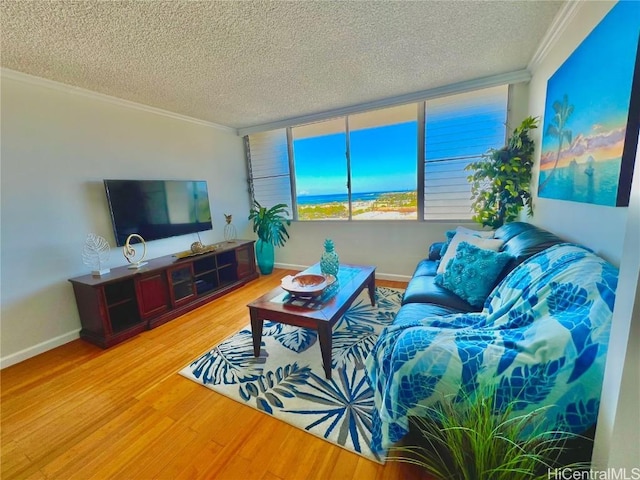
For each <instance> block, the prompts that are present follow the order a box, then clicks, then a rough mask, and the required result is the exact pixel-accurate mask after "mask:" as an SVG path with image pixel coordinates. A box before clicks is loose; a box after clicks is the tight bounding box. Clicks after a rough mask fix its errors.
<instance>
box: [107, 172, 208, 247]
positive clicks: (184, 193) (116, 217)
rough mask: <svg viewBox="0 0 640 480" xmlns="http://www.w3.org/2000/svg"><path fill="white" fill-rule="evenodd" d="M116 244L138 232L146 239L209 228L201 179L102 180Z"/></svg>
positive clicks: (204, 185)
mask: <svg viewBox="0 0 640 480" xmlns="http://www.w3.org/2000/svg"><path fill="white" fill-rule="evenodd" d="M104 187H105V190H106V193H107V201H108V203H109V210H110V212H111V221H112V223H113V232H114V234H115V237H116V244H117V245H118V246H119V247H121V246H123V245H124V244H125V243H126V241H127V237H128V236H129V235H131V234H132V233H137V234H138V235H140V236H141V237H142V238H144V239H145V241H148V240H158V239H161V238H167V237H175V236H177V235H186V234H188V233H195V232H203V231H206V230H211V228H212V225H211V210H210V208H209V193H208V191H207V182H206V181H204V180H104Z"/></svg>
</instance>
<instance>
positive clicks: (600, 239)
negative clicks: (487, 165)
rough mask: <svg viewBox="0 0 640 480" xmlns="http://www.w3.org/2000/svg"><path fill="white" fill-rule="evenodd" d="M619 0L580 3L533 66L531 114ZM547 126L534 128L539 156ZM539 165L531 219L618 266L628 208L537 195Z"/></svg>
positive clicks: (541, 105) (536, 113)
mask: <svg viewBox="0 0 640 480" xmlns="http://www.w3.org/2000/svg"><path fill="white" fill-rule="evenodd" d="M615 3H616V2H580V3H579V4H576V5H578V6H576V10H575V16H574V17H573V18H572V19H571V22H570V23H569V24H568V25H567V26H566V29H565V30H564V31H563V33H562V34H561V36H560V37H558V38H557V39H556V41H555V43H554V44H553V48H551V49H549V51H548V52H547V54H546V56H545V57H544V59H543V60H542V62H540V64H539V65H535V66H533V70H532V72H531V73H532V78H531V82H530V83H529V113H530V115H533V116H539V117H540V118H541V119H542V118H543V115H544V106H545V101H546V93H547V81H548V80H549V77H551V75H553V74H554V73H555V72H556V70H557V69H558V67H560V66H561V65H562V64H563V63H564V61H565V60H566V59H567V58H568V57H569V55H571V53H572V52H573V51H574V50H575V48H576V47H577V46H578V45H579V44H580V43H581V42H582V40H584V39H585V37H586V36H587V35H588V34H589V33H590V32H591V30H593V28H594V27H595V26H596V25H597V24H598V23H599V22H600V20H602V18H603V17H604V16H605V15H606V14H607V13H608V12H609V10H611V8H612V7H613V5H615ZM544 128H546V125H541V128H539V129H537V130H535V131H534V134H533V135H532V136H533V137H534V138H535V140H536V146H537V152H536V157H537V158H538V161H539V158H540V144H541V140H540V139H541V135H542V132H543V131H544ZM537 167H538V165H536V171H535V172H534V182H533V183H534V188H533V190H534V216H533V218H531V219H530V220H529V221H530V222H531V223H533V224H535V225H538V226H540V227H542V228H545V229H547V230H550V231H552V232H553V233H555V234H556V235H558V236H560V237H562V238H564V239H566V240H569V241H573V242H576V243H581V244H586V245H587V246H588V247H590V248H592V249H593V250H594V251H595V252H596V253H597V254H598V255H600V256H602V257H604V258H605V259H607V260H609V261H610V262H611V263H613V264H614V265H616V266H617V265H620V256H621V254H622V241H623V237H624V235H623V232H624V229H625V224H626V221H627V208H615V207H604V206H600V205H589V204H586V203H576V202H567V201H561V200H553V199H548V198H539V197H538V196H537V185H538V170H537Z"/></svg>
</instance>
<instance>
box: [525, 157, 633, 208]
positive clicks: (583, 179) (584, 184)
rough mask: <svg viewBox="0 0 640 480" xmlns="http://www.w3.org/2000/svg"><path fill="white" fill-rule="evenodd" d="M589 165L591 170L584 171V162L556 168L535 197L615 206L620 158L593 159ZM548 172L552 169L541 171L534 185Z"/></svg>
mask: <svg viewBox="0 0 640 480" xmlns="http://www.w3.org/2000/svg"><path fill="white" fill-rule="evenodd" d="M590 165H591V166H592V167H593V170H588V164H586V163H574V164H570V165H567V166H566V167H562V168H556V170H555V173H553V175H552V177H551V179H550V180H549V182H548V183H547V184H546V185H544V187H543V188H542V190H539V191H538V196H540V197H545V198H556V199H558V200H569V201H572V202H582V203H594V204H597V205H609V206H615V205H616V197H617V195H618V180H619V177H620V165H621V159H620V158H614V159H611V160H603V161H596V162H592V163H591V164H590ZM551 172H552V170H543V171H541V172H540V183H539V184H538V185H542V183H543V182H544V181H545V180H546V179H547V177H548V176H549V175H550V174H551ZM589 172H591V174H589Z"/></svg>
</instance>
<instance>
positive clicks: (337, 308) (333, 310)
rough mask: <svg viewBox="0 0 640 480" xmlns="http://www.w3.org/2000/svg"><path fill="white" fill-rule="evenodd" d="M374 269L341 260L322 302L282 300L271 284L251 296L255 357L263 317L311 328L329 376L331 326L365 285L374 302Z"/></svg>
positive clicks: (312, 269) (311, 269) (317, 269)
mask: <svg viewBox="0 0 640 480" xmlns="http://www.w3.org/2000/svg"><path fill="white" fill-rule="evenodd" d="M305 273H320V264H319V263H317V264H315V265H313V266H311V267H309V268H308V269H307V270H305ZM375 273H376V267H373V266H366V265H349V264H340V272H339V273H338V283H337V285H335V294H334V295H333V296H331V298H329V299H328V300H327V301H326V302H324V303H320V304H319V303H318V302H315V303H314V306H313V307H308V306H301V305H294V304H290V303H287V302H286V301H285V302H283V301H282V298H283V294H284V293H285V291H284V290H283V289H282V288H281V287H277V288H274V289H273V290H271V291H270V292H269V293H267V294H266V295H263V296H262V297H260V298H258V299H257V300H254V301H253V302H251V303H250V304H249V305H247V306H248V307H249V314H250V315H251V334H252V336H253V354H254V355H255V356H256V357H259V356H260V344H261V343H262V325H263V321H264V320H270V321H272V322H278V323H284V324H286V325H294V326H296V327H303V328H311V329H313V330H316V331H317V332H318V340H319V342H320V352H321V353H322V363H323V366H324V372H325V375H326V377H327V378H328V379H330V378H331V349H332V343H333V342H332V335H331V330H332V329H333V326H334V325H335V323H336V322H337V321H338V320H339V319H340V317H342V315H343V314H344V312H346V311H347V309H348V308H349V307H350V306H351V304H352V303H353V301H354V300H355V299H356V298H357V297H358V295H359V294H360V292H362V290H364V288H365V287H367V288H368V289H369V298H370V299H371V305H375V294H376V277H375ZM287 298H288V297H287Z"/></svg>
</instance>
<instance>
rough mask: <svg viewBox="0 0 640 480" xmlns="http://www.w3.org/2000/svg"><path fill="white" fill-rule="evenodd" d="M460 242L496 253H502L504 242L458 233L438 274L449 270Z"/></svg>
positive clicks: (450, 244) (443, 259)
mask: <svg viewBox="0 0 640 480" xmlns="http://www.w3.org/2000/svg"><path fill="white" fill-rule="evenodd" d="M460 242H467V243H470V244H471V245H475V246H476V247H478V248H484V249H485V250H493V251H494V252H498V251H500V249H501V248H502V245H504V242H503V241H502V240H498V239H495V238H481V237H477V236H476V235H470V234H468V233H463V232H458V233H456V234H455V235H454V236H453V238H452V239H451V242H450V243H449V246H448V247H447V251H446V252H445V254H444V256H443V257H442V259H440V265H438V270H437V273H444V271H445V270H446V269H447V264H448V263H449V260H451V259H452V258H453V257H455V255H456V249H457V248H458V244H459V243H460Z"/></svg>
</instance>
